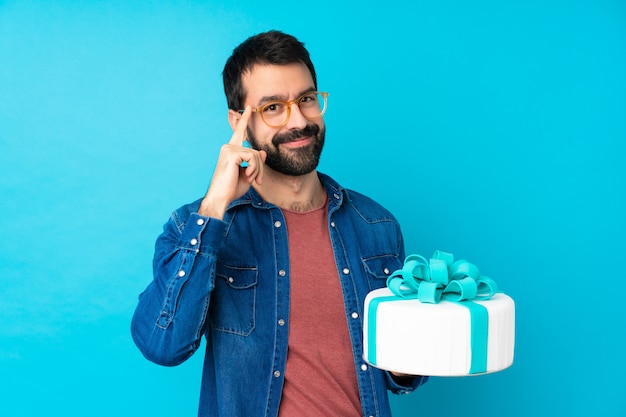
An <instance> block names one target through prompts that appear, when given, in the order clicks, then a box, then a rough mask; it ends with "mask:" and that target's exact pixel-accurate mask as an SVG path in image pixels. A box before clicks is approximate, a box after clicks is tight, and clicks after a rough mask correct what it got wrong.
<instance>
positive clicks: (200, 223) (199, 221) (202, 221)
mask: <svg viewBox="0 0 626 417" xmlns="http://www.w3.org/2000/svg"><path fill="white" fill-rule="evenodd" d="M196 223H197V224H198V226H202V225H203V224H204V219H198V221H197V222H196Z"/></svg>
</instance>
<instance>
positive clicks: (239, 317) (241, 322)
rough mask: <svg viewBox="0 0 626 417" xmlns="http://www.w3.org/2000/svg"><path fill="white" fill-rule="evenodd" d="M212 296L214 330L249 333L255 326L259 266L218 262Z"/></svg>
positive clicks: (243, 334) (211, 309) (211, 312)
mask: <svg viewBox="0 0 626 417" xmlns="http://www.w3.org/2000/svg"><path fill="white" fill-rule="evenodd" d="M216 267H217V270H216V274H215V275H216V280H215V289H214V290H213V294H212V295H211V307H210V312H209V314H210V320H211V325H212V327H213V329H215V330H219V331H223V332H228V333H234V334H238V335H242V336H247V335H249V334H250V333H251V332H252V330H254V326H255V310H256V287H257V283H258V268H257V267H233V266H228V265H225V264H223V263H221V262H218V263H217V265H216Z"/></svg>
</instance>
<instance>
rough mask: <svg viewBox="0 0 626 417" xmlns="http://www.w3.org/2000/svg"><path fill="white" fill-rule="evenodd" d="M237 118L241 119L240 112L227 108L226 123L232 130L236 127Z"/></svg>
mask: <svg viewBox="0 0 626 417" xmlns="http://www.w3.org/2000/svg"><path fill="white" fill-rule="evenodd" d="M239 119H241V113H239V112H238V111H235V110H228V124H229V125H230V128H231V129H232V130H233V132H234V131H235V128H236V127H237V122H239Z"/></svg>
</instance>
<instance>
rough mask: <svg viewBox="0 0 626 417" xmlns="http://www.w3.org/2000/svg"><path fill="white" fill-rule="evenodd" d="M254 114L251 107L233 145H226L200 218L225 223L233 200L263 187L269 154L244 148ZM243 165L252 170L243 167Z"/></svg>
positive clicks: (232, 140) (204, 200)
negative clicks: (226, 214) (251, 188)
mask: <svg viewBox="0 0 626 417" xmlns="http://www.w3.org/2000/svg"><path fill="white" fill-rule="evenodd" d="M251 114H252V110H251V109H250V107H249V106H248V107H246V110H245V111H244V112H243V114H242V115H241V118H240V119H239V121H238V122H237V126H236V127H235V131H234V133H233V136H232V137H231V138H230V141H228V143H227V144H225V145H222V148H221V150H220V155H219V157H218V159H217V164H216V166H215V171H214V172H213V178H212V179H211V184H210V185H209V189H208V191H207V193H206V195H205V196H204V199H203V200H202V203H201V204H200V209H199V210H198V214H200V215H202V216H207V217H213V218H216V219H220V220H221V219H223V218H224V213H225V211H226V208H227V207H228V205H229V204H230V203H231V202H232V201H233V200H236V199H237V198H239V197H241V196H242V195H244V194H245V193H246V192H247V191H248V190H249V189H250V186H251V185H252V183H253V182H256V183H257V184H259V185H260V184H261V183H262V181H263V167H264V166H265V158H266V157H267V154H266V153H265V151H256V150H254V149H251V148H247V147H245V146H243V143H244V142H245V141H246V128H247V127H248V120H250V115H251ZM243 162H246V163H247V164H248V166H247V167H245V168H244V167H242V166H241V164H242V163H243Z"/></svg>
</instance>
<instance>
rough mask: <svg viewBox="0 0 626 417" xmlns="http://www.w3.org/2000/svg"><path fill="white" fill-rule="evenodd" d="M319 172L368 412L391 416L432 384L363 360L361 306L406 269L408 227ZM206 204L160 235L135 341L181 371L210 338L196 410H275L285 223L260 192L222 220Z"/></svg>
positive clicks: (250, 416) (284, 293)
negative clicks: (399, 377)
mask: <svg viewBox="0 0 626 417" xmlns="http://www.w3.org/2000/svg"><path fill="white" fill-rule="evenodd" d="M319 177H320V180H321V181H322V183H323V185H324V187H325V189H326V193H327V195H328V228H329V231H330V238H331V243H332V248H333V251H334V254H335V262H336V265H337V273H338V279H339V281H340V283H341V288H342V291H343V297H344V307H345V317H346V321H347V323H348V330H349V333H350V340H351V342H352V351H353V358H354V365H355V368H356V373H357V382H358V386H359V392H360V399H361V407H362V412H363V416H379V417H383V416H390V415H391V414H390V409H389V403H388V398H387V390H391V392H393V393H398V394H402V393H408V392H410V391H412V390H414V389H415V388H416V387H417V386H419V385H421V384H422V383H424V382H426V380H427V377H418V378H415V379H414V380H413V382H412V384H411V385H410V386H401V385H398V384H397V383H395V382H394V380H393V379H392V378H391V377H390V375H389V374H388V373H387V372H385V371H381V370H379V369H376V368H374V367H371V366H369V365H368V364H367V363H365V362H364V360H363V357H362V355H363V333H362V332H363V322H362V318H363V308H364V306H363V302H364V299H365V296H366V295H367V293H368V292H369V291H371V290H373V289H376V288H380V287H382V286H384V285H385V282H386V278H387V275H388V274H389V273H390V272H393V271H395V270H396V269H399V268H400V267H401V266H402V262H403V260H404V243H403V238H402V234H401V232H400V227H399V225H398V223H397V221H396V220H395V218H394V217H393V216H392V215H391V213H389V212H388V211H387V210H385V209H384V208H383V207H381V206H380V205H378V204H377V203H375V202H374V201H372V200H371V199H369V198H367V197H365V196H363V195H361V194H359V193H356V192H354V191H350V190H347V189H343V188H342V187H341V186H339V184H337V183H336V182H335V181H333V180H332V179H331V178H330V177H328V176H325V175H323V174H319ZM199 204H200V200H198V201H196V202H195V203H192V204H189V205H186V206H183V207H181V208H180V209H178V210H177V211H175V212H174V213H173V214H172V216H171V218H170V220H169V221H168V222H167V223H166V224H165V226H164V231H163V233H162V234H161V235H160V236H159V238H158V239H157V242H156V249H155V256H154V265H153V267H154V280H153V281H152V282H151V283H150V284H149V286H148V287H147V288H146V290H145V291H144V292H143V293H142V294H141V295H140V297H139V304H138V306H137V309H136V311H135V314H134V317H133V321H132V325H131V331H132V335H133V339H134V340H135V343H136V344H137V346H138V347H139V349H140V350H141V352H142V353H143V354H144V356H145V357H146V358H148V359H149V360H151V361H153V362H156V363H158V364H161V365H166V366H173V365H177V364H180V363H181V362H183V361H185V360H186V359H187V358H189V357H190V356H191V355H192V354H193V353H194V352H195V351H196V350H197V349H198V348H199V347H200V342H201V340H202V337H203V336H204V337H206V340H207V343H206V352H205V359H204V369H203V375H202V387H201V394H200V408H199V413H198V415H199V416H219V417H226V416H233V417H242V416H245V417H255V416H277V415H278V408H279V405H280V399H281V393H282V386H283V372H284V370H285V363H286V360H287V340H288V333H289V276H290V274H289V251H288V241H287V239H288V234H287V229H286V225H285V218H284V217H283V214H282V212H281V210H280V209H279V208H278V207H276V206H274V205H271V204H268V203H267V202H265V201H263V200H262V199H261V198H260V197H259V195H258V194H257V193H256V192H255V190H254V189H253V188H251V189H250V190H249V191H248V192H247V193H246V194H245V195H244V196H242V197H241V198H239V199H238V200H235V201H234V202H232V203H231V204H230V206H229V208H228V210H227V211H226V214H225V216H224V219H223V220H216V219H213V218H208V217H203V216H201V215H199V214H198V213H197V210H198V207H199ZM320 291H324V289H323V288H320ZM320 366H324V364H320ZM322 400H323V399H320V401H322Z"/></svg>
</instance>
